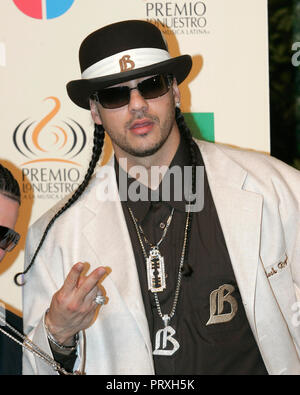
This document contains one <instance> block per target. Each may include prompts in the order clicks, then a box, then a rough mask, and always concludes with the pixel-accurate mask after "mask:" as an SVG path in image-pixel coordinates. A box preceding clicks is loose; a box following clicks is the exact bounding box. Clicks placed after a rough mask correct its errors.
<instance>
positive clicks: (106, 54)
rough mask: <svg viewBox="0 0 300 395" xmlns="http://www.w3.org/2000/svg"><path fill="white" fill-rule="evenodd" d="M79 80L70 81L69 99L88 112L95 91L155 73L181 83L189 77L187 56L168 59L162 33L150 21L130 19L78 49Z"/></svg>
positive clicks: (93, 36)
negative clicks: (168, 74) (166, 74)
mask: <svg viewBox="0 0 300 395" xmlns="http://www.w3.org/2000/svg"><path fill="white" fill-rule="evenodd" d="M79 62H80V68H81V73H82V74H81V76H82V78H81V79H79V80H74V81H70V82H69V83H68V84H67V91H68V95H69V97H70V99H71V100H72V101H73V102H74V103H75V104H77V105H78V106H80V107H83V108H85V109H89V108H90V107H89V98H90V96H91V95H92V93H94V92H95V91H97V90H99V89H103V88H106V87H108V86H111V85H114V84H119V83H121V82H125V81H129V80H132V79H136V78H141V77H144V76H148V75H154V74H164V73H170V74H173V75H174V76H175V77H176V79H177V83H178V84H180V83H181V82H182V81H183V80H184V79H185V78H186V77H187V75H188V74H189V72H190V69H191V67H192V59H191V57H190V56H189V55H182V56H177V57H175V58H171V56H170V54H169V52H168V48H167V44H166V42H165V39H164V37H163V35H162V33H161V31H160V30H159V29H158V28H157V27H156V26H154V25H153V24H152V23H150V22H145V21H139V20H129V21H123V22H117V23H113V24H111V25H108V26H105V27H103V28H101V29H99V30H96V31H95V32H93V33H91V34H90V35H89V36H88V37H86V38H85V40H84V41H83V42H82V44H81V46H80V50H79Z"/></svg>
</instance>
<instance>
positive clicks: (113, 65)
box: [81, 48, 171, 79]
mask: <svg viewBox="0 0 300 395" xmlns="http://www.w3.org/2000/svg"><path fill="white" fill-rule="evenodd" d="M170 58H171V56H170V54H169V52H168V51H166V50H164V49H158V48H136V49H129V50H128V51H123V52H119V53H117V54H115V55H112V56H109V57H108V58H105V59H103V60H100V61H99V62H97V63H95V64H93V65H92V66H90V67H88V68H87V69H86V70H84V72H83V73H82V74H81V77H82V78H84V79H91V78H99V77H104V76H107V75H110V74H117V73H120V72H124V71H129V70H134V69H139V68H141V67H145V66H151V65H153V64H155V63H159V62H163V61H165V60H168V59H170Z"/></svg>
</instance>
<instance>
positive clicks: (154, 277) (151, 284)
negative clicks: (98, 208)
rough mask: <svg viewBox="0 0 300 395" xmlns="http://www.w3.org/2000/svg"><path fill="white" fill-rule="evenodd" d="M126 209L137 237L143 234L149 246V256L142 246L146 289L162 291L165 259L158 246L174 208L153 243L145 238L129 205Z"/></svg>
mask: <svg viewBox="0 0 300 395" xmlns="http://www.w3.org/2000/svg"><path fill="white" fill-rule="evenodd" d="M128 210H129V213H130V215H131V217H132V220H133V223H134V225H135V227H136V229H137V233H138V237H139V238H140V235H143V237H144V240H145V242H146V243H147V244H148V245H149V246H150V251H149V256H147V255H146V251H145V248H144V251H145V253H144V255H145V259H146V267H147V280H148V290H149V291H151V292H153V293H155V292H162V291H163V290H164V289H166V286H167V285H166V274H165V261H164V257H163V256H162V255H161V253H160V251H159V246H160V244H161V242H162V241H163V240H164V239H165V237H166V234H167V231H168V228H169V226H170V224H171V222H172V218H173V214H174V208H173V209H172V211H171V214H170V215H169V218H168V219H167V222H166V226H165V228H164V231H163V234H162V236H161V238H160V240H159V241H158V242H157V243H155V244H152V243H150V241H149V240H148V239H147V237H146V235H145V233H144V231H143V229H142V227H141V225H139V224H138V223H137V220H136V218H135V217H134V215H133V212H132V210H131V208H130V207H128ZM143 247H144V245H143Z"/></svg>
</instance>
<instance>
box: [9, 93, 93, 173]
mask: <svg viewBox="0 0 300 395" xmlns="http://www.w3.org/2000/svg"><path fill="white" fill-rule="evenodd" d="M44 101H51V102H52V103H53V107H52V109H51V111H50V112H49V113H48V114H47V115H46V116H44V117H43V118H42V119H41V120H40V121H39V122H37V121H32V120H30V119H24V120H23V121H22V122H20V123H19V125H18V126H17V127H16V129H15V130H14V133H13V142H14V145H15V147H16V148H17V150H18V151H19V152H20V153H21V154H22V155H23V156H25V157H26V158H28V159H29V160H28V161H26V162H25V163H23V164H22V165H28V164H31V163H36V162H64V163H68V164H72V165H77V166H80V164H79V163H77V162H75V161H74V160H73V159H74V158H75V157H76V156H78V155H79V154H80V153H81V152H82V151H83V149H84V147H85V145H86V133H85V131H84V129H83V128H82V126H81V125H80V124H79V123H78V122H76V121H75V120H73V119H68V120H67V121H61V120H60V121H59V122H53V121H54V118H55V117H56V116H57V114H58V113H59V111H60V109H61V103H60V100H59V99H58V98H57V97H55V96H50V97H47V98H45V99H44Z"/></svg>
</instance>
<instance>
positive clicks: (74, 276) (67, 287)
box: [62, 262, 84, 292]
mask: <svg viewBox="0 0 300 395" xmlns="http://www.w3.org/2000/svg"><path fill="white" fill-rule="evenodd" d="M83 269H84V264H83V263H81V262H78V263H76V264H75V265H74V266H73V267H72V269H71V270H70V271H69V273H68V275H67V277H66V279H65V282H64V285H63V286H62V288H63V289H64V291H66V292H71V291H73V290H74V288H76V287H77V284H78V280H79V277H80V275H81V273H82V271H83Z"/></svg>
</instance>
